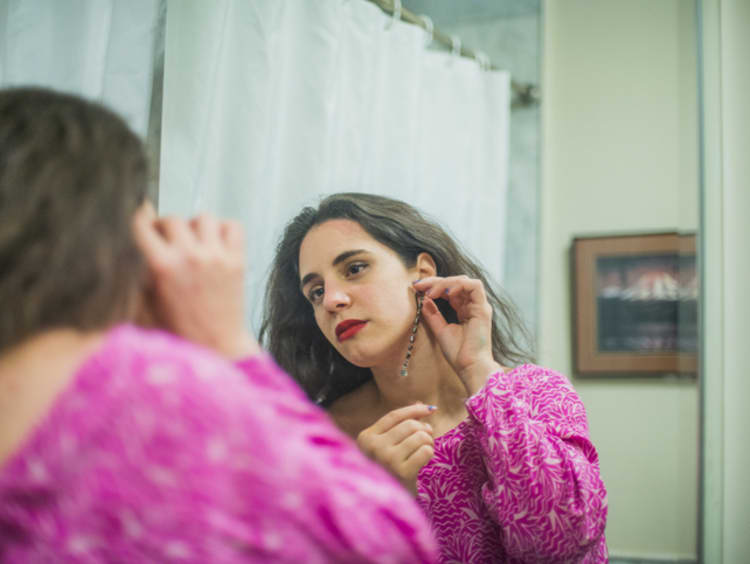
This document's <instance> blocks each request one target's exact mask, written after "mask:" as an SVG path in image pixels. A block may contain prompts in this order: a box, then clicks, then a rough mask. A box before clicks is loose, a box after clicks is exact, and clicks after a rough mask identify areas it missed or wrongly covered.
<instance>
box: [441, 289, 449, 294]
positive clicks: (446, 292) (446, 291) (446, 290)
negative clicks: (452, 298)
mask: <svg viewBox="0 0 750 564" xmlns="http://www.w3.org/2000/svg"><path fill="white" fill-rule="evenodd" d="M450 291H451V289H450V288H446V289H445V292H443V293H444V294H448V293H449V292H450Z"/></svg>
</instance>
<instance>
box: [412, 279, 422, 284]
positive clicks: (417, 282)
mask: <svg viewBox="0 0 750 564" xmlns="http://www.w3.org/2000/svg"><path fill="white" fill-rule="evenodd" d="M421 281H422V279H421V278H420V279H419V280H415V281H414V282H412V283H411V285H412V286H414V284H419V283H420V282H421Z"/></svg>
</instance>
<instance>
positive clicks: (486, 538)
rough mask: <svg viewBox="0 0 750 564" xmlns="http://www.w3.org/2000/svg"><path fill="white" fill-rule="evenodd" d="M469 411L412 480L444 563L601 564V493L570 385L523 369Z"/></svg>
mask: <svg viewBox="0 0 750 564" xmlns="http://www.w3.org/2000/svg"><path fill="white" fill-rule="evenodd" d="M466 407H467V410H468V412H469V417H468V418H467V419H466V420H465V421H463V422H462V423H461V424H460V425H458V426H457V427H456V428H454V429H452V430H451V431H449V432H448V433H446V434H445V435H442V436H441V437H438V438H437V439H436V441H435V456H434V457H433V459H432V460H431V461H430V462H429V463H428V464H427V465H426V466H424V467H423V468H422V470H421V471H420V473H419V477H418V481H417V489H418V499H419V502H420V504H421V505H422V507H423V508H424V510H425V512H426V513H427V515H428V517H429V519H430V521H431V524H432V527H433V530H434V531H435V535H436V537H437V539H438V543H439V545H440V551H441V560H442V562H445V563H448V562H456V563H458V562H460V563H477V564H478V563H490V562H508V563H517V562H524V563H530V562H555V563H558V562H584V563H593V562H607V545H606V542H605V539H604V527H605V524H606V517H607V493H606V490H605V488H604V484H603V483H602V480H601V478H600V476H599V462H598V457H597V454H596V450H595V449H594V446H593V445H592V444H591V441H590V439H589V436H588V424H587V422H586V412H585V410H584V407H583V404H582V403H581V400H580V399H579V398H578V395H577V394H576V392H575V391H574V390H573V387H572V386H571V384H570V382H568V380H567V379H566V378H565V377H564V376H562V375H561V374H558V373H557V372H554V371H552V370H548V369H545V368H541V367H539V366H534V365H528V364H527V365H523V366H520V367H518V368H515V369H514V370H511V371H509V372H507V373H498V374H494V375H492V376H490V378H489V380H488V382H487V384H486V385H485V386H484V388H482V390H480V391H479V392H478V393H477V394H476V395H474V396H473V397H471V398H469V399H468V400H467V402H466Z"/></svg>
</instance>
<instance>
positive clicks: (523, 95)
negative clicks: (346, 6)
mask: <svg viewBox="0 0 750 564" xmlns="http://www.w3.org/2000/svg"><path fill="white" fill-rule="evenodd" d="M368 2H372V3H373V4H375V5H376V6H378V7H379V8H380V9H381V10H383V11H384V12H386V13H388V14H391V15H394V12H396V11H399V10H398V9H397V8H400V17H399V19H401V21H404V22H408V23H410V24H414V25H418V26H419V27H421V28H422V29H424V30H425V31H427V32H428V33H432V39H433V40H435V41H437V42H438V43H440V44H442V45H445V46H446V47H450V48H451V49H455V51H456V53H457V54H460V55H461V56H462V57H468V58H470V59H475V60H476V61H478V62H479V63H480V64H481V65H483V66H486V68H488V69H490V70H499V69H498V68H497V67H495V66H494V65H492V64H490V61H489V59H487V55H485V54H484V53H481V52H479V51H475V50H472V49H469V48H468V47H464V46H463V45H462V44H461V42H460V41H458V44H457V45H455V44H454V37H452V36H451V35H449V34H447V33H445V32H444V31H442V30H440V29H438V28H436V27H432V29H430V24H428V23H427V22H426V21H425V18H424V17H423V16H418V15H417V14H415V13H414V12H411V11H409V10H407V9H406V8H403V7H401V6H400V2H399V3H398V4H399V6H396V1H395V0H368ZM396 15H397V14H396ZM482 59H484V61H482ZM510 87H511V89H512V90H513V93H514V95H515V96H514V98H515V99H514V100H513V105H514V106H515V105H518V106H530V105H532V104H536V103H538V102H539V92H538V88H537V87H536V85H534V84H530V83H526V84H522V83H518V82H516V81H515V80H511V81H510Z"/></svg>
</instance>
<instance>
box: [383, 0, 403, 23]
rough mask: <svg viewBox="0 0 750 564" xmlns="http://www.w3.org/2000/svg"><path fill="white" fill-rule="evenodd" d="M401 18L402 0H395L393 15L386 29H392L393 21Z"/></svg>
mask: <svg viewBox="0 0 750 564" xmlns="http://www.w3.org/2000/svg"><path fill="white" fill-rule="evenodd" d="M400 19H401V0H393V15H392V17H391V19H390V20H389V21H388V25H387V27H386V29H391V26H392V25H393V22H396V21H399V20H400Z"/></svg>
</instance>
